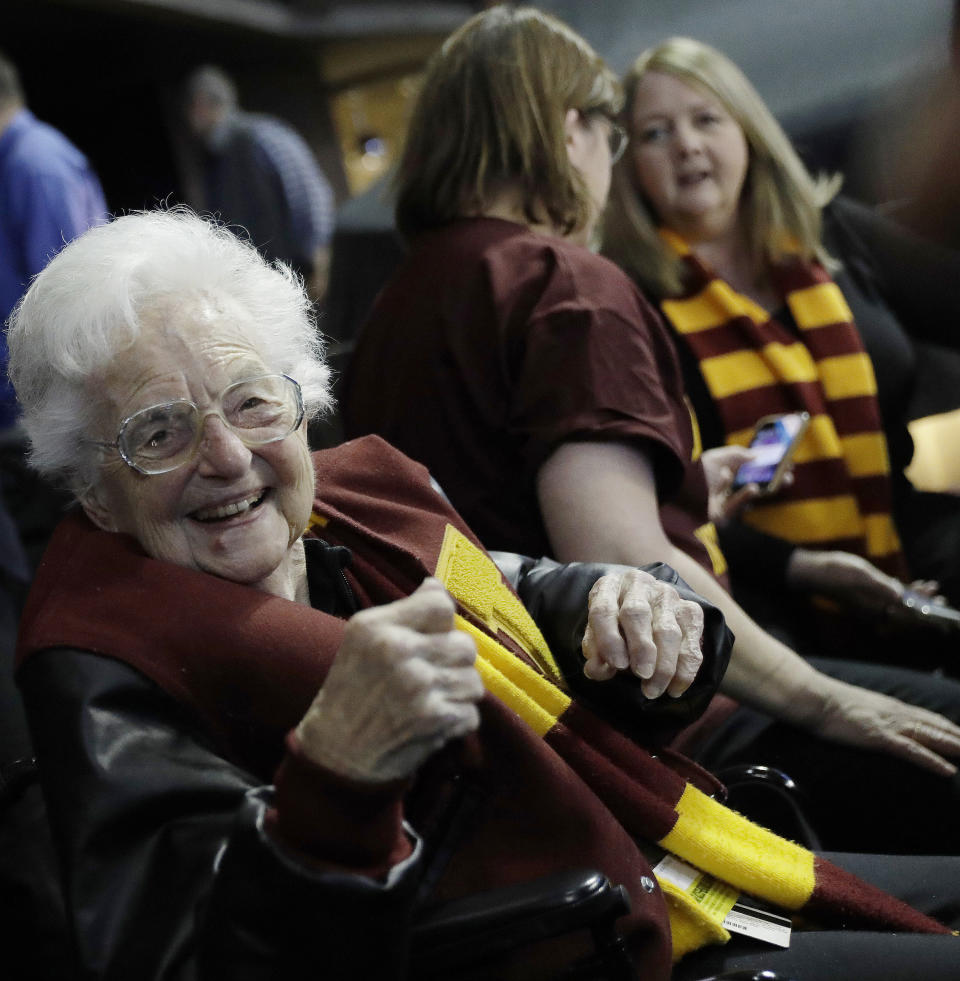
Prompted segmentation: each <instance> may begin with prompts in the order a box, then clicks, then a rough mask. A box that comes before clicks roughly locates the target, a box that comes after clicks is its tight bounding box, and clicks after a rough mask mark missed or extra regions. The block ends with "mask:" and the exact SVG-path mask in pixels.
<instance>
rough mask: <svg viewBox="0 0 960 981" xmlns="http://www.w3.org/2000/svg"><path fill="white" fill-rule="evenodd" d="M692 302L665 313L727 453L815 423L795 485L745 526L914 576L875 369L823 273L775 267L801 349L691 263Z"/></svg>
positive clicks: (667, 305) (687, 299) (678, 247)
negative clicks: (907, 562) (774, 429)
mask: <svg viewBox="0 0 960 981" xmlns="http://www.w3.org/2000/svg"><path fill="white" fill-rule="evenodd" d="M661 234H662V235H663V238H664V240H665V241H666V242H667V244H668V245H669V246H670V247H671V248H672V249H673V250H674V251H675V252H676V253H677V254H678V255H681V256H683V257H684V261H685V263H686V265H687V271H688V293H687V295H686V296H684V297H683V298H681V299H677V300H664V301H662V303H661V308H662V310H663V312H664V314H665V315H666V317H667V319H668V321H669V322H670V324H671V325H672V327H673V329H674V331H675V333H676V334H677V335H678V336H679V338H680V339H681V340H682V341H683V342H684V343H685V344H686V345H687V347H688V348H689V349H690V351H691V352H692V353H693V355H694V357H696V359H697V361H698V363H699V366H700V371H701V374H702V375H703V378H704V381H705V383H706V385H707V389H708V391H709V392H710V395H711V396H712V398H713V400H714V403H715V404H716V407H717V412H718V415H719V418H720V422H721V425H722V426H723V430H724V437H725V439H726V442H728V443H737V444H741V445H746V443H748V442H749V439H750V436H751V435H752V432H753V427H754V424H755V423H756V421H757V420H758V419H759V418H761V417H763V416H765V415H772V414H775V413H781V412H795V411H800V410H803V411H806V412H808V413H809V414H810V416H811V424H810V427H809V429H808V430H807V433H806V435H805V436H804V438H803V440H802V442H801V443H800V445H799V447H798V448H797V453H796V456H795V458H794V460H795V465H794V478H795V479H794V483H793V485H792V486H790V487H788V488H784V489H783V490H782V491H781V492H780V493H779V494H778V495H777V496H776V498H775V499H773V500H769V501H762V502H760V503H758V504H757V505H755V506H754V507H753V508H752V509H751V510H750V512H749V513H747V514H746V515H745V516H744V519H743V520H745V521H747V522H749V523H750V524H752V525H754V526H755V527H757V528H759V529H761V530H762V531H765V532H768V533H769V534H772V535H776V536H778V537H780V538H784V539H786V540H788V541H791V542H794V543H796V544H800V545H805V546H808V547H815V548H842V549H843V550H845V551H852V552H855V553H857V554H860V555H864V556H866V557H868V558H870V559H871V560H873V561H874V562H876V563H877V564H878V565H880V566H881V567H882V568H884V569H885V570H886V571H889V572H892V573H895V574H897V573H899V574H902V573H903V568H902V564H903V560H902V555H901V546H900V541H899V538H898V537H897V533H896V529H895V528H894V525H893V520H892V517H891V502H892V495H891V487H890V479H889V473H890V462H889V456H888V453H887V445H886V439H885V437H884V435H883V432H882V429H881V420H880V413H879V407H878V405H877V400H876V391H877V389H876V379H875V377H874V374H873V366H872V364H871V362H870V359H869V357H868V355H867V354H866V352H865V351H864V349H863V345H862V342H861V340H860V337H859V334H858V332H857V329H856V327H855V325H854V324H853V322H852V314H851V312H850V309H849V307H848V306H847V304H846V301H845V300H844V298H843V295H842V294H841V292H840V290H839V289H838V288H837V286H836V284H835V283H833V282H832V281H831V280H830V279H829V277H828V276H827V274H826V272H825V271H824V270H823V269H822V268H821V267H820V266H817V265H815V264H814V265H811V264H806V263H802V262H800V261H799V260H798V259H788V260H786V261H784V262H781V263H778V264H776V265H771V274H772V276H773V278H774V282H775V284H776V285H777V286H778V288H779V289H780V290H781V291H782V292H783V294H784V295H785V296H786V302H787V305H788V307H789V308H790V311H791V313H792V315H793V318H794V320H795V322H796V324H797V327H798V329H799V331H800V335H801V338H802V339H801V340H798V339H797V337H796V336H795V334H793V333H792V332H791V331H789V330H787V329H786V328H785V327H783V326H782V325H781V324H779V323H777V322H776V321H774V320H771V318H770V315H769V314H768V313H767V311H765V310H764V309H763V308H762V307H760V306H759V305H758V304H756V303H755V302H754V301H753V300H751V299H750V298H749V297H746V296H742V295H740V294H738V293H737V292H736V291H734V290H733V289H732V287H730V285H729V284H727V283H726V282H724V281H723V280H720V279H717V278H716V277H714V276H713V274H712V273H711V272H710V271H709V270H708V269H707V268H706V267H705V266H704V265H703V264H701V263H700V262H699V261H698V260H697V259H696V257H695V256H693V255H692V253H691V252H690V250H689V248H688V247H687V246H686V244H685V243H684V242H683V241H682V239H680V238H679V237H678V236H676V235H675V234H673V233H672V232H662V233H661Z"/></svg>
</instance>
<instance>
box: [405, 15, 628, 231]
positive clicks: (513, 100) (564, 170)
mask: <svg viewBox="0 0 960 981" xmlns="http://www.w3.org/2000/svg"><path fill="white" fill-rule="evenodd" d="M622 105H623V96H622V92H621V88H620V83H619V81H618V80H617V78H616V76H615V75H614V74H613V72H612V71H611V70H610V69H609V68H608V67H607V66H606V64H605V63H604V61H603V60H602V59H601V58H600V56H599V55H597V54H596V52H595V51H594V50H593V49H592V48H591V47H590V45H589V44H587V42H586V41H585V40H584V39H583V38H581V37H580V36H579V35H578V34H576V33H575V32H574V31H572V30H571V29H570V28H569V27H567V26H566V25H565V24H564V23H562V22H561V21H559V20H557V19H556V18H554V17H551V16H550V15H549V14H545V13H542V12H541V11H539V10H536V9H533V8H530V7H526V8H524V7H520V8H514V7H511V6H508V5H502V6H497V7H493V8H491V9H490V10H486V11H484V12H483V13H480V14H477V15H476V16H474V17H472V18H471V19H470V20H469V21H467V23H466V24H464V25H463V26H462V27H461V28H460V29H459V30H457V31H455V32H454V33H453V34H452V35H451V36H450V37H449V38H448V39H447V40H446V42H445V43H444V44H443V46H442V47H441V49H440V50H439V51H438V52H437V53H436V54H435V55H434V57H433V58H432V59H431V61H430V64H429V65H428V67H427V72H426V76H425V78H424V80H423V85H422V87H421V90H420V93H419V96H418V99H417V102H416V105H415V107H414V111H413V115H412V118H411V121H410V126H409V130H408V134H407V140H406V145H405V147H404V151H403V155H402V157H401V160H400V164H399V169H398V172H397V178H396V188H397V209H396V216H397V227H398V228H399V229H400V232H401V233H402V234H403V235H404V236H405V237H407V238H410V237H412V236H413V235H416V234H417V233H418V232H421V231H424V230H426V229H428V228H432V227H434V226H436V225H440V224H443V223H444V222H447V221H450V220H451V219H453V218H456V217H459V216H462V215H465V214H472V213H477V212H478V211H481V210H482V208H483V206H484V204H485V203H486V202H488V201H489V199H490V198H491V196H492V195H493V194H494V193H496V191H497V190H498V189H499V188H500V187H501V186H503V185H504V184H506V183H513V184H516V185H517V186H518V187H519V188H520V190H521V196H522V198H521V199H522V207H523V211H524V214H525V216H526V217H527V218H528V219H530V220H531V221H542V220H545V219H546V220H548V221H549V222H550V223H551V224H553V225H554V226H555V227H557V228H558V229H560V230H561V231H562V232H563V233H565V234H566V233H569V232H570V231H572V230H573V229H574V228H576V227H578V226H580V225H582V224H583V223H584V222H585V221H586V220H587V218H588V215H589V210H590V199H589V194H588V192H587V188H586V185H585V184H584V181H583V178H582V177H581V176H580V174H579V172H578V171H577V170H576V168H575V167H573V166H572V165H571V163H570V161H569V159H568V157H567V150H566V139H565V131H564V119H565V116H566V113H567V111H568V110H570V109H576V110H578V111H579V112H580V113H582V114H584V115H587V114H590V113H602V114H605V115H608V116H611V117H612V116H615V115H617V113H618V112H619V111H620V108H621V106H622ZM538 210H539V211H540V212H541V213H538Z"/></svg>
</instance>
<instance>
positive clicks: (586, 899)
mask: <svg viewBox="0 0 960 981" xmlns="http://www.w3.org/2000/svg"><path fill="white" fill-rule="evenodd" d="M629 911H630V897H629V895H628V894H627V891H626V889H624V887H623V886H615V885H613V884H612V883H611V882H610V880H609V879H607V878H606V876H604V875H603V874H602V873H600V872H596V871H592V870H578V871H568V872H560V873H555V874H553V875H549V876H545V877H543V878H540V879H535V880H533V881H530V882H523V883H518V884H516V885H512V886H507V887H504V888H502V889H495V890H490V891H487V892H483V893H477V894H476V895H473V896H467V897H464V898H463V899H458V900H453V901H451V902H448V903H444V904H442V905H441V906H438V907H437V908H435V909H434V910H431V911H430V912H428V913H427V914H426V915H425V916H423V917H421V918H420V919H419V920H418V921H417V923H416V924H415V925H414V928H413V936H412V954H411V962H412V965H413V966H414V967H415V968H416V970H415V971H412V972H411V973H412V974H414V975H415V976H416V975H417V973H418V972H419V971H433V972H447V971H455V969H456V967H457V966H458V965H459V966H463V965H473V964H477V963H478V962H481V961H484V960H488V959H494V958H496V957H498V956H500V955H503V954H505V953H507V952H508V951H510V950H513V949H515V948H519V947H522V946H523V945H525V944H529V943H534V942H536V941H541V940H548V939H550V938H553V937H558V936H561V935H564V934H567V933H572V932H574V931H576V930H582V929H586V930H591V931H592V932H593V934H594V939H595V942H596V944H597V947H598V951H599V952H600V953H601V956H602V957H603V958H604V959H605V960H607V962H608V963H610V965H611V969H612V971H613V973H611V974H610V976H611V977H622V978H629V977H635V975H634V974H633V973H624V972H627V971H630V972H632V966H631V965H630V961H629V958H628V957H627V954H626V949H625V948H624V947H623V943H622V941H621V940H620V938H619V937H618V936H617V934H616V931H615V930H614V928H613V924H614V921H615V920H616V919H618V918H619V917H621V916H623V915H624V914H625V913H628V912H629Z"/></svg>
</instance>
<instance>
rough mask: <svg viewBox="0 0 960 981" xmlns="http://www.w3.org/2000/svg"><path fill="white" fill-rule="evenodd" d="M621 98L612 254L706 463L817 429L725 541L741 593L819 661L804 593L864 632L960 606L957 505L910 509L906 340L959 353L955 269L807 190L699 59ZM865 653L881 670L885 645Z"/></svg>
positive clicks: (802, 176)
mask: <svg viewBox="0 0 960 981" xmlns="http://www.w3.org/2000/svg"><path fill="white" fill-rule="evenodd" d="M625 89H626V98H627V102H626V107H625V110H624V119H625V122H626V125H627V128H628V130H629V134H630V146H629V148H628V150H627V153H626V154H625V155H624V157H623V159H622V160H621V162H620V163H619V164H618V166H617V167H616V168H615V169H614V176H613V184H612V190H611V198H610V204H609V207H608V210H607V214H606V217H605V222H604V245H603V250H604V253H605V254H606V255H608V256H609V257H610V258H612V259H613V260H614V261H616V262H617V263H618V264H619V265H620V266H621V267H622V268H623V269H624V270H625V271H626V272H628V273H629V274H630V275H631V276H632V277H633V279H634V280H635V281H636V282H637V284H638V285H639V286H640V287H641V288H642V289H643V290H644V291H645V292H646V294H647V295H648V296H649V297H650V298H651V299H652V300H653V302H654V303H656V304H658V305H659V307H660V310H661V311H662V312H663V314H664V316H665V319H666V322H667V323H668V324H669V325H670V327H671V329H672V332H673V335H674V337H675V339H676V341H677V349H678V354H679V356H680V361H681V365H682V368H683V374H684V383H685V387H686V391H687V393H688V395H689V396H690V399H691V401H692V403H693V407H694V411H695V414H696V417H697V421H698V424H699V430H700V435H701V438H702V441H703V445H704V447H714V446H722V445H724V444H725V443H731V444H739V443H745V442H746V441H747V440H749V438H750V436H751V434H752V432H753V428H754V426H755V424H756V423H757V422H758V421H759V420H760V419H761V418H762V417H764V416H767V415H772V414H777V413H786V412H797V411H806V412H807V413H809V415H810V417H811V424H810V427H809V429H808V430H807V432H806V434H805V436H804V437H803V439H802V441H801V442H800V444H799V446H798V449H797V454H796V456H795V461H796V466H795V471H794V475H795V480H794V481H793V482H792V483H791V484H790V485H789V486H788V487H784V488H782V489H781V490H779V491H778V492H777V493H776V494H772V495H770V496H769V497H765V498H762V499H758V500H756V501H754V502H753V504H752V506H751V507H750V508H749V509H747V510H745V511H744V512H743V514H742V515H741V517H740V519H739V520H733V521H730V522H728V523H726V525H725V526H724V527H722V528H721V529H720V540H721V545H722V547H723V551H724V554H725V555H726V556H727V558H728V561H729V563H730V569H731V575H732V577H733V579H734V582H735V585H736V588H737V590H738V595H739V596H740V597H741V598H742V599H743V600H744V602H745V605H746V606H747V608H748V609H749V610H750V611H751V612H752V613H753V614H754V615H755V616H757V617H759V618H760V619H761V622H764V623H765V624H767V625H768V626H770V627H771V629H777V630H786V632H787V636H789V637H790V638H791V640H792V641H793V642H794V643H798V642H799V643H801V644H803V645H804V646H805V647H806V648H807V649H811V648H815V647H817V648H819V649H821V650H822V649H823V646H824V642H825V640H829V638H830V637H831V635H832V636H833V637H834V638H835V643H834V645H833V648H834V650H840V649H842V650H843V651H845V652H846V651H848V650H850V645H849V641H850V637H849V635H848V634H846V633H841V632H839V631H838V629H837V628H838V626H839V625H840V621H838V620H837V618H836V617H827V618H826V629H813V630H811V627H812V625H813V624H815V623H817V622H818V620H817V617H816V616H814V617H813V618H811V617H812V614H814V610H812V609H811V607H810V604H809V602H808V597H809V595H810V594H811V593H812V594H815V595H820V596H825V597H828V598H829V599H830V600H832V601H833V602H834V603H839V604H840V605H841V606H842V607H843V608H844V609H845V610H853V611H861V615H862V619H861V620H860V621H858V623H859V624H860V626H859V627H858V629H860V630H861V631H862V626H863V624H864V623H865V622H869V621H870V620H871V619H875V618H876V617H877V616H878V614H880V613H881V612H882V611H883V610H884V609H886V608H890V609H891V610H892V611H893V614H892V615H897V611H898V609H899V606H900V603H899V600H900V597H901V595H902V593H903V585H902V582H905V581H908V580H909V579H910V577H911V576H918V577H922V579H923V580H924V581H923V582H919V583H915V584H914V586H915V588H917V589H919V590H920V592H921V593H922V594H925V595H932V594H933V593H935V592H936V591H937V590H938V589H939V590H942V592H943V593H945V594H946V596H947V597H948V598H949V599H950V600H951V602H953V603H954V604H956V603H958V602H960V502H958V501H957V499H956V498H955V497H953V496H951V495H942V494H923V493H920V492H918V491H917V490H915V489H914V488H913V486H912V485H911V484H910V482H909V481H908V479H907V478H906V476H905V475H904V472H903V471H904V468H905V467H906V466H907V465H908V464H909V462H910V459H911V456H912V454H913V443H912V441H911V438H910V434H909V432H908V430H907V414H906V413H907V407H908V404H909V402H910V397H911V394H912V391H913V387H914V385H915V383H916V354H915V350H914V347H913V340H914V339H915V338H926V339H928V340H939V341H942V342H945V343H951V341H952V340H953V342H954V343H955V339H952V338H951V335H953V334H955V331H956V327H955V323H956V316H957V313H958V311H960V275H958V273H960V255H957V254H951V253H947V252H945V251H933V250H930V249H918V248H917V244H916V242H915V241H914V240H913V238H912V237H911V236H909V235H907V234H906V233H905V232H904V231H903V230H902V229H900V228H898V226H897V225H895V224H894V223H893V222H891V221H889V220H886V219H884V218H882V217H881V216H880V215H878V214H876V213H875V212H873V211H872V210H870V209H868V208H867V207H866V206H864V205H861V204H858V203H856V202H854V201H852V200H849V199H845V198H838V197H837V196H836V195H837V190H838V188H839V185H840V178H839V177H838V176H835V177H830V178H828V177H824V176H821V177H818V178H814V177H812V176H811V175H810V174H809V173H808V171H807V170H806V168H805V167H804V165H803V164H802V163H801V161H800V159H799V157H798V156H797V154H796V152H795V151H794V149H793V147H792V146H791V144H790V142H789V140H788V138H787V136H786V134H785V133H784V132H783V130H782V129H781V127H780V126H779V124H778V123H777V122H776V120H775V119H774V118H773V116H772V115H771V113H770V112H769V110H768V109H767V107H766V106H765V104H764V103H763V101H762V99H761V98H760V96H759V94H758V93H757V92H756V90H755V89H754V88H753V86H752V85H751V84H750V82H749V81H748V80H747V78H746V77H745V76H744V75H743V73H742V72H741V71H740V70H739V68H737V67H736V66H735V65H734V64H733V63H732V62H731V61H730V60H729V59H727V58H726V57H725V56H724V55H722V54H721V53H720V52H718V51H716V50H714V49H713V48H711V47H709V46H708V45H705V44H703V43H701V42H699V41H695V40H693V39H690V38H673V39H670V40H668V41H665V42H663V43H662V44H660V45H658V46H656V47H654V48H651V49H649V50H647V51H646V52H644V53H643V54H641V55H640V56H639V57H638V58H637V60H636V61H635V63H634V65H633V67H632V68H631V70H630V71H629V72H628V74H627V77H626V80H625ZM794 598H795V599H794ZM785 600H786V601H785ZM867 636H870V635H869V634H868V635H867ZM841 638H842V640H841ZM903 639H904V635H903V634H900V633H896V632H895V633H894V634H893V636H892V639H891V643H890V645H889V647H890V648H891V649H890V650H888V651H887V652H886V656H889V657H897V658H898V659H899V660H900V661H901V662H902V663H912V659H913V658H914V657H915V656H916V654H917V651H916V648H915V647H914V646H913V645H910V644H904V643H903ZM859 640H860V644H859V645H858V646H860V647H866V648H867V656H875V655H876V653H877V651H876V641H875V640H874V641H872V642H870V643H867V644H863V636H861V637H860V638H859ZM897 648H898V649H897ZM941 653H942V651H941ZM843 656H847V654H846V653H844V654H843ZM950 656H951V659H952V645H951V650H950Z"/></svg>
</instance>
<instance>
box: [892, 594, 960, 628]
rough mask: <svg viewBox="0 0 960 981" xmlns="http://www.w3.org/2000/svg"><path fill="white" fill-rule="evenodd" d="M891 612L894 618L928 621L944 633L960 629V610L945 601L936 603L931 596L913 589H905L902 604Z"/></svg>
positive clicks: (901, 599)
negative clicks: (947, 604) (944, 602)
mask: <svg viewBox="0 0 960 981" xmlns="http://www.w3.org/2000/svg"><path fill="white" fill-rule="evenodd" d="M889 612H890V613H891V614H892V616H893V618H894V619H898V620H912V621H914V622H918V623H926V624H929V625H930V626H931V627H936V628H937V629H938V630H941V631H943V632H944V633H952V632H954V631H957V630H960V610H955V609H954V608H953V607H952V606H946V605H945V604H943V603H934V602H933V601H932V600H931V599H930V597H929V596H924V595H923V594H922V593H918V592H915V591H914V590H912V589H905V590H904V591H903V596H901V598H900V604H899V605H895V606H894V607H893V608H892V609H891V610H890V611H889Z"/></svg>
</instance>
